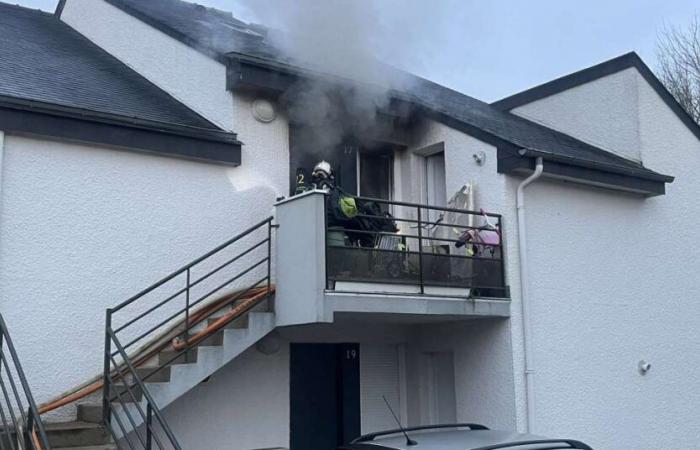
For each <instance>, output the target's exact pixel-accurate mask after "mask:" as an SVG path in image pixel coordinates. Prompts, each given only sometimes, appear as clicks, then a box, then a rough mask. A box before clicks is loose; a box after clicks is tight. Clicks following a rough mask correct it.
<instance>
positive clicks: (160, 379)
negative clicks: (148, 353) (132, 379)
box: [136, 354, 174, 383]
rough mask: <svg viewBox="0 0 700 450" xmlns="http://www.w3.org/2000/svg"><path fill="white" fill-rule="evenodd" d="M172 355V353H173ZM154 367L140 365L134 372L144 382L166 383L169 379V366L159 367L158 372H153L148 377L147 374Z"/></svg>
mask: <svg viewBox="0 0 700 450" xmlns="http://www.w3.org/2000/svg"><path fill="white" fill-rule="evenodd" d="M173 356H174V354H173ZM155 369H156V368H155V367H140V368H138V369H136V374H137V375H138V376H139V378H141V381H143V382H144V383H167V382H168V381H170V366H165V367H161V368H160V369H158V372H155V373H153V375H150V376H149V377H148V378H145V377H146V376H147V375H149V374H151V373H152V372H153V371H154V370H155Z"/></svg>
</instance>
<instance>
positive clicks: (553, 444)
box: [336, 423, 593, 450]
mask: <svg viewBox="0 0 700 450" xmlns="http://www.w3.org/2000/svg"><path fill="white" fill-rule="evenodd" d="M496 449H504V450H509V449H510V450H559V449H578V450H593V449H592V448H591V447H589V446H588V445H586V444H584V443H583V442H580V441H576V440H573V439H549V438H545V437H541V436H535V435H532V434H523V433H517V432H513V431H500V430H489V429H488V428H486V427H485V426H483V425H479V424H474V423H461V424H446V425H427V426H420V427H408V428H403V429H398V430H389V431H381V432H378V433H371V434H365V435H363V436H360V437H359V438H357V439H355V440H353V441H352V442H351V443H350V444H346V445H344V446H341V447H338V448H337V449H336V450H496Z"/></svg>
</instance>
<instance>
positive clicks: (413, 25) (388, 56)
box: [239, 0, 465, 148]
mask: <svg viewBox="0 0 700 450" xmlns="http://www.w3.org/2000/svg"><path fill="white" fill-rule="evenodd" d="M240 3H241V6H242V7H243V10H242V11H241V10H239V11H240V12H243V13H244V17H245V19H246V20H252V21H255V22H257V23H260V24H262V25H263V26H265V27H267V28H268V29H269V32H268V34H267V37H266V40H267V42H268V43H269V44H271V45H272V46H274V47H275V48H276V49H277V50H278V51H280V52H281V53H282V54H283V55H284V56H285V57H287V58H289V59H291V60H292V61H293V62H294V64H298V65H300V66H302V67H305V68H310V69H313V70H315V71H317V72H319V73H323V74H329V75H332V76H334V77H339V78H341V79H350V80H353V81H354V82H355V83H349V84H343V83H340V84H339V83H337V82H334V79H333V78H331V79H323V77H321V78H319V79H315V80H310V79H306V80H305V81H302V82H300V83H299V85H297V86H294V88H293V89H291V90H290V91H289V92H287V94H286V95H285V98H284V100H285V101H286V102H287V104H288V105H289V112H290V117H291V118H292V120H294V121H295V122H297V123H299V124H302V125H306V126H307V127H310V128H312V129H313V130H315V132H314V133H313V134H314V139H315V141H316V144H317V145H318V146H321V147H325V148H328V147H332V146H336V145H338V144H340V143H341V142H342V141H343V139H344V137H345V136H348V135H352V136H377V135H381V134H382V133H383V132H385V131H387V130H386V129H385V128H386V127H387V124H386V122H383V121H381V120H379V118H378V116H377V111H378V110H381V109H384V108H386V107H387V106H388V104H389V101H390V98H391V92H392V90H398V91H410V90H412V89H413V88H414V87H415V85H414V83H415V78H414V77H412V76H410V75H407V74H406V73H404V72H402V71H401V70H397V69H395V68H394V67H393V66H398V67H411V68H413V69H415V70H418V71H422V70H423V69H425V68H427V67H429V66H430V65H431V63H432V62H433V61H435V59H436V56H437V55H439V50H440V46H441V45H446V44H447V43H448V42H450V41H453V40H454V34H455V32H458V27H455V24H456V23H458V21H457V22H456V21H455V18H456V17H458V16H459V15H460V14H461V12H462V11H464V10H465V7H464V4H463V2H460V1H457V0H433V1H420V0H381V1H380V0H376V1H371V0H295V1H289V0H240ZM387 62H388V63H387ZM335 81H337V79H335Z"/></svg>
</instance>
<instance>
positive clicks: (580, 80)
mask: <svg viewBox="0 0 700 450" xmlns="http://www.w3.org/2000/svg"><path fill="white" fill-rule="evenodd" d="M632 67H634V68H636V69H637V71H638V72H639V73H640V74H641V75H642V77H644V79H645V80H646V82H647V83H649V85H650V86H651V87H652V88H653V89H654V90H655V91H656V93H657V94H659V96H660V97H661V99H662V100H663V101H664V103H666V105H667V106H668V107H669V108H671V110H672V111H673V112H674V113H675V114H676V116H677V117H678V118H679V119H680V120H681V121H682V122H683V123H684V124H685V125H686V126H687V127H688V129H689V130H690V131H691V132H692V133H693V134H694V135H695V136H696V137H697V138H698V139H700V124H698V123H697V122H695V120H693V118H692V117H691V116H690V114H688V112H687V111H686V110H685V109H684V108H683V107H682V106H681V105H680V103H678V101H677V100H676V99H675V98H674V97H673V95H672V94H671V93H670V92H669V91H668V89H666V87H665V86H664V85H663V83H661V81H660V80H659V79H658V78H656V76H655V75H654V73H653V72H652V71H651V69H649V67H648V66H647V65H646V64H645V63H644V61H642V58H640V57H639V55H637V53H635V52H630V53H626V54H624V55H621V56H618V57H617V58H613V59H610V60H607V61H604V62H602V63H600V64H596V65H595V66H591V67H588V68H585V69H583V70H579V71H577V72H574V73H571V74H569V75H565V76H563V77H560V78H557V79H555V80H552V81H548V82H547V83H544V84H541V85H539V86H535V87H533V88H530V89H527V90H525V91H522V92H518V93H517V94H514V95H511V96H508V97H506V98H503V99H501V100H498V101H497V102H494V103H492V105H493V106H495V107H496V108H498V109H502V110H504V111H510V110H512V109H514V108H517V107H518V106H522V105H524V104H526V103H531V102H534V101H536V100H540V99H542V98H545V97H549V96H550V95H554V94H557V93H559V92H562V91H565V90H568V89H571V88H574V87H576V86H580V85H582V84H585V83H590V82H591V81H594V80H597V79H599V78H602V77H605V76H608V75H612V74H614V73H617V72H621V71H623V70H625V69H629V68H632Z"/></svg>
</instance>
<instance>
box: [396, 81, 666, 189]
mask: <svg viewBox="0 0 700 450" xmlns="http://www.w3.org/2000/svg"><path fill="white" fill-rule="evenodd" d="M409 95H411V96H412V97H414V98H415V100H414V101H415V102H416V103H419V104H422V105H424V106H425V107H426V108H429V109H431V110H433V111H435V112H437V113H440V114H444V115H445V116H448V117H449V118H452V119H454V120H456V121H458V122H461V123H463V124H466V125H468V126H471V127H475V128H477V129H478V130H482V131H483V132H486V133H488V134H489V135H491V136H494V137H496V138H498V139H502V140H503V141H506V142H509V143H511V144H513V145H515V146H517V147H519V148H524V149H526V150H528V151H530V152H531V154H538V156H543V157H544V158H545V159H547V157H548V156H549V157H551V158H552V159H555V160H561V161H567V160H569V161H577V162H579V163H583V164H586V163H588V164H586V165H590V166H600V167H601V168H604V167H608V168H609V169H610V170H612V171H619V172H622V173H626V174H629V175H635V176H639V177H642V178H649V179H654V180H660V181H672V178H670V177H666V176H664V175H661V174H658V173H656V172H654V171H651V170H649V169H646V168H644V167H643V166H642V165H641V164H639V163H637V162H635V161H631V160H628V159H625V158H622V157H620V156H617V155H615V154H612V153H610V152H607V151H605V150H602V149H600V148H598V147H595V146H593V145H590V144H587V143H585V142H582V141H580V140H578V139H576V138H574V137H572V136H569V135H567V134H564V133H561V132H559V131H556V130H553V129H551V128H547V127H545V126H543V125H540V124H538V123H535V122H532V121H529V120H527V119H524V118H522V117H519V116H517V115H515V114H511V113H509V112H507V111H502V110H499V109H497V108H494V107H493V106H491V105H489V104H488V103H485V102H482V101H480V100H477V99H475V98H473V97H469V96H467V95H464V94H462V93H460V92H456V91H453V90H451V89H448V88H446V87H444V86H440V85H438V84H435V83H432V82H430V81H427V80H422V79H416V83H415V85H414V86H413V87H412V88H411V91H410V93H409Z"/></svg>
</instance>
